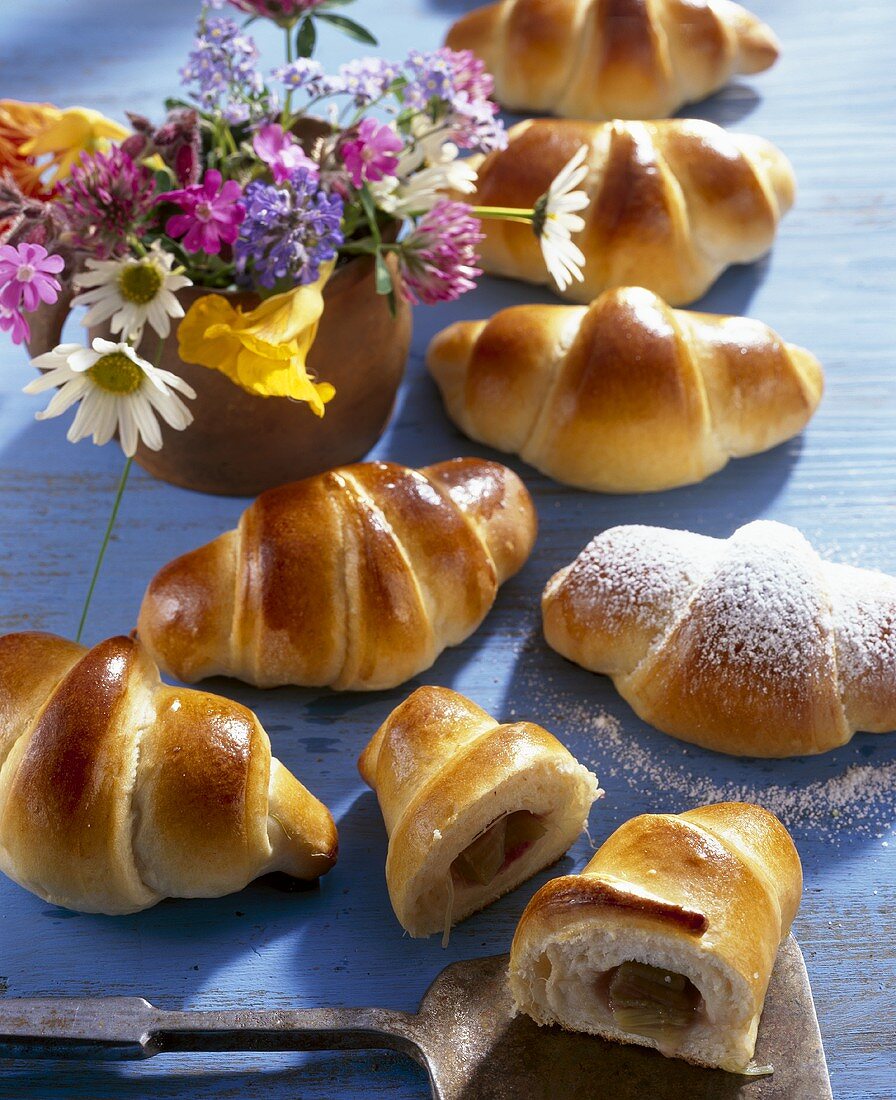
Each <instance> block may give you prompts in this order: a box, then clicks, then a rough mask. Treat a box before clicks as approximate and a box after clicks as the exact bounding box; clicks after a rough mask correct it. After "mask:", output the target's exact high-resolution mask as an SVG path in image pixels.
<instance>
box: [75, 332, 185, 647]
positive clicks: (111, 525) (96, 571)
mask: <svg viewBox="0 0 896 1100" xmlns="http://www.w3.org/2000/svg"><path fill="white" fill-rule="evenodd" d="M164 350H165V341H164V339H163V338H162V337H159V350H158V352H157V353H156V361H155V363H154V364H153V365H154V366H156V367H158V365H159V364H160V363H161V362H162V352H164ZM133 464H134V456H133V455H131V456H129V458H128V460H127V461H126V462H125V464H124V469H123V470H122V471H121V478H120V479H119V482H118V490H117V492H116V493H115V501H114V503H113V505H112V515H111V516H109V522H108V524H107V525H106V533H105V535H103V542H102V545H101V546H100V552H99V554H98V555H97V559H96V565H94V567H93V576H92V577H91V578H90V587H89V588H88V589H87V598H86V599H85V601H84V607H83V608H82V610H81V621H80V622H79V623H78V633H77V634H76V635H75V641H76V642H80V641H81V635H82V634H83V633H84V624H85V623H86V622H87V612H88V611H89V610H90V601H91V600H92V599H93V591H94V589H95V588H96V582H97V579H98V578H99V575H100V570H101V569H102V567H103V558H105V556H106V550H107V549H108V546H109V540H110V539H111V538H112V532H113V531H114V529H115V521H116V519H118V509H119V508H120V507H121V498H122V497H123V496H124V490H125V486H126V485H127V483H128V475H129V474H130V472H131V466H133Z"/></svg>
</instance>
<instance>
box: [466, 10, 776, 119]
mask: <svg viewBox="0 0 896 1100" xmlns="http://www.w3.org/2000/svg"><path fill="white" fill-rule="evenodd" d="M447 44H448V45H449V46H450V47H451V48H452V49H455V50H464V49H469V50H473V51H474V53H476V54H478V56H479V57H481V58H482V60H483V61H484V62H485V67H486V69H488V71H489V72H490V73H491V74H492V76H493V77H494V78H495V98H496V99H497V100H498V102H499V103H500V104H501V105H502V106H504V107H508V108H510V109H511V110H515V111H520V112H528V111H535V112H539V113H546V114H555V115H561V116H565V117H566V118H593V119H610V118H664V117H666V116H668V115H673V114H675V112H676V111H677V110H678V108H679V107H681V106H682V105H683V104H685V103H693V102H694V101H695V100H698V99H703V98H705V97H706V96H708V95H712V93H713V92H716V91H718V90H719V88H721V87H722V86H723V85H724V84H727V82H728V81H729V80H730V79H731V77H732V76H735V75H737V74H739V73H758V72H762V70H763V69H768V68H769V67H770V66H772V65H773V64H774V63H775V61H776V60H777V58H778V52H779V47H778V41H777V39H776V38H775V36H774V34H773V33H772V31H771V29H770V28H769V27H768V26H766V24H765V23H763V22H761V21H760V20H759V19H757V18H756V16H755V15H752V14H751V13H750V12H748V11H747V10H746V9H745V8H743V7H741V6H740V4H734V3H731V2H729V0H501V2H499V3H497V4H489V5H488V6H487V7H484V8H479V9H477V10H475V11H472V12H470V13H469V14H467V15H465V16H463V17H462V18H461V19H459V20H458V21H457V22H456V23H455V24H454V26H453V27H452V28H451V30H450V31H449V32H448V38H447Z"/></svg>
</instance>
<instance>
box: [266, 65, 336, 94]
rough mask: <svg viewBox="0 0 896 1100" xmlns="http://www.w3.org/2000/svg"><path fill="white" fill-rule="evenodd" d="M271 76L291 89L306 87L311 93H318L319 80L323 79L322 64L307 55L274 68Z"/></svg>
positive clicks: (319, 88)
mask: <svg viewBox="0 0 896 1100" xmlns="http://www.w3.org/2000/svg"><path fill="white" fill-rule="evenodd" d="M271 76H272V77H273V78H274V80H278V81H279V82H280V83H281V84H283V85H284V86H285V87H287V88H291V89H292V90H293V91H296V90H297V89H299V88H307V90H308V92H309V93H310V94H311V95H320V92H321V82H322V81H323V80H324V79H325V77H324V70H323V66H322V65H321V64H320V62H319V61H312V60H311V58H309V57H300V58H298V59H297V60H296V61H291V62H290V63H289V64H288V65H281V66H280V68H279V69H274V71H273V72H272V73H271Z"/></svg>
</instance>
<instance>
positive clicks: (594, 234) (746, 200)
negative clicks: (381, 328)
mask: <svg viewBox="0 0 896 1100" xmlns="http://www.w3.org/2000/svg"><path fill="white" fill-rule="evenodd" d="M582 145H587V146H588V148H589V152H588V159H587V164H588V176H587V177H586V179H585V180H584V182H583V184H582V188H583V189H584V190H585V191H586V192H587V193H588V195H589V197H590V200H591V202H590V205H589V206H588V208H587V209H585V210H583V211H582V213H583V216H584V218H585V228H584V229H583V230H582V231H581V232H580V233H577V234H576V235H575V236H574V237H573V240H574V241H575V243H576V244H578V246H579V247H580V248H581V250H582V252H583V253H584V254H585V257H586V261H587V262H586V264H585V269H584V277H585V279H584V282H575V281H574V282H573V283H572V285H571V286H570V287H569V288H568V289H567V290H566V291H564V293H563V297H565V298H568V299H569V300H571V301H574V302H582V303H584V304H587V303H588V302H590V301H591V300H592V299H593V298H596V297H597V296H598V294H600V293H601V291H603V290H606V289H607V288H608V287H613V286H644V287H647V288H648V289H649V290H653V291H656V293H657V294H660V295H662V297H663V298H665V299H666V300H667V301H668V302H670V303H671V304H672V305H684V304H686V303H687V302H692V301H694V299H695V298H699V297H700V295H701V294H703V293H704V292H705V291H706V290H707V289H708V288H709V286H710V285H711V284H712V283H713V282H714V281H715V280H716V279H717V278H718V276H719V275H720V274H721V273H722V272H723V271H724V270H725V268H726V267H728V265H729V264H735V263H749V262H750V261H752V260H756V259H758V258H759V257H760V256H762V255H764V254H765V253H766V252H768V250H769V249H770V248H771V246H772V242H773V241H774V237H775V231H776V229H777V226H778V222H779V220H780V218H781V216H782V215H783V214H785V213H786V212H787V211H788V210H789V209H790V207H791V206H792V205H793V199H794V194H795V188H796V184H795V181H794V178H793V170H792V169H791V167H790V164H789V162H788V160H787V158H786V157H785V156H784V154H783V153H781V152H780V150H778V149H776V148H775V146H774V145H772V144H771V143H770V142H767V141H764V140H763V139H762V138H758V137H753V136H751V135H748V134H729V133H726V132H725V131H724V130H723V129H721V127H719V126H714V125H713V124H712V123H711V122H700V121H696V120H694V119H669V120H667V121H661V122H602V123H599V122H572V121H568V120H559V119H541V120H538V121H535V122H523V123H520V125H518V126H514V127H513V128H512V129H511V131H510V143H509V145H508V147H507V148H506V149H504V150H501V151H499V152H496V153H491V154H490V155H489V156H488V157H486V158H485V160H484V161H481V162H480V160H479V159H478V158H472V159H471V163H475V164H476V165H477V166H478V171H479V182H478V188H477V192H476V195H475V197H474V198H473V200H472V201H474V202H475V203H476V204H477V205H481V206H502V207H517V208H520V207H528V208H531V207H532V205H533V204H534V203H535V202H536V201H537V200H538V198H539V197H540V196H541V195H543V194H544V193H545V192H546V191H547V189H548V187H549V186H550V184H551V182H552V180H553V179H554V177H555V176H556V175H557V174H558V172H559V171H560V169H561V168H563V167H564V165H565V164H566V163H567V162H568V161H569V160H570V158H571V157H572V156H573V155H574V154H575V153H576V152H577V151H578V150H579V149H580V148H581V146H582ZM483 230H484V232H485V239H484V240H483V242H482V244H481V246H480V252H481V258H482V266H483V268H484V269H485V270H486V271H488V272H489V274H492V275H506V276H507V277H508V278H511V279H525V280H526V281H527V282H530V283H548V282H549V281H550V279H549V275H548V270H547V267H546V266H545V262H544V259H543V257H542V254H541V248H540V246H539V243H538V241H537V240H536V237H535V234H534V233H533V232H532V228H531V226H529V225H521V224H519V223H517V222H513V221H496V220H494V219H492V220H486V221H484V222H483Z"/></svg>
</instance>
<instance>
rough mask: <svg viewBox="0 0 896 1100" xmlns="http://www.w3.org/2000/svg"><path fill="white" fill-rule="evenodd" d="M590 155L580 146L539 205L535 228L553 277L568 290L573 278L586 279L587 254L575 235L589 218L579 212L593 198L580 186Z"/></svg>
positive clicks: (534, 223)
mask: <svg viewBox="0 0 896 1100" xmlns="http://www.w3.org/2000/svg"><path fill="white" fill-rule="evenodd" d="M587 156H588V146H587V145H582V146H580V147H579V149H578V151H577V152H576V153H575V155H574V156H573V157H572V158H571V159H570V160H569V161H568V162H567V163H566V164H565V165H564V166H563V168H561V169H560V171H559V172H558V174H557V176H556V178H555V179H554V181H553V182H552V183H551V186H550V187H549V188H548V189H547V191H546V192H545V193H544V194H543V195H542V196H541V198H540V199H539V200H538V202H536V204H535V217H534V218H533V219H532V228H533V229H534V230H535V236H536V237H538V242H539V244H540V245H541V251H542V254H543V255H544V262H545V263H546V264H547V268H548V271H549V272H550V274H551V278H553V280H554V282H555V283H556V284H557V287H558V288H559V289H560V290H565V289H566V288H567V287H568V286H569V285H570V284H571V283H572V281H573V279H577V280H578V281H579V282H582V279H583V276H582V268H583V267H584V266H585V256H584V254H583V253H582V250H581V249H580V248H579V246H578V245H577V244H575V243H574V242H573V240H572V239H571V238H572V234H573V233H580V232H581V231H582V230H583V229H584V228H585V219H584V218H582V217H581V216H580V215H579V214H577V213H576V211H577V210H584V209H585V207H586V206H587V205H588V202H589V199H588V195H587V192H585V191H577V190H576V188H577V187H578V186H579V184H580V183H581V182H582V180H584V178H585V177H586V176H587V175H588V165H587V164H585V158H586V157H587Z"/></svg>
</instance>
